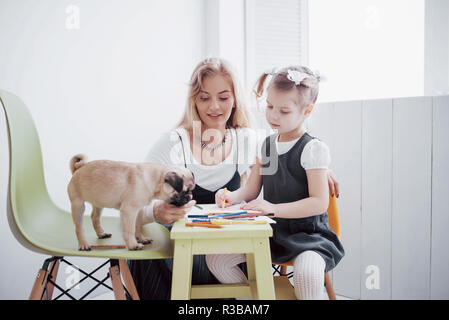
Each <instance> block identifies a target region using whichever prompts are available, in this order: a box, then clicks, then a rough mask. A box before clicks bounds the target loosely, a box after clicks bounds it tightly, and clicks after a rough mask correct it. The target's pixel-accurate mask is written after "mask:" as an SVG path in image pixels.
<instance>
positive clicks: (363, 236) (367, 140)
mask: <svg viewBox="0 0 449 320" xmlns="http://www.w3.org/2000/svg"><path fill="white" fill-rule="evenodd" d="M448 121H449V97H448V96H437V97H411V98H398V99H383V100H363V101H350V102H336V103H325V104H319V105H317V106H316V107H315V109H314V113H313V115H312V118H311V121H310V132H311V134H312V135H314V136H317V137H319V138H320V139H322V140H323V141H324V142H326V143H327V144H328V145H329V148H330V150H331V155H332V164H331V167H332V169H333V170H334V171H335V173H336V174H337V177H338V178H339V182H340V188H341V193H340V198H339V199H338V207H339V216H340V223H341V236H342V243H343V246H344V248H345V253H346V254H345V257H344V258H343V259H342V261H341V262H340V263H339V265H338V266H337V267H336V268H335V269H334V270H333V283H334V287H335V291H336V293H337V294H338V295H342V296H346V297H350V298H354V299H449V289H448V288H449V276H448V275H447V270H448V268H449V256H448V254H447V244H448V243H449V234H448V233H447V225H448V223H449V209H448V206H447V194H448V193H449V179H448V177H449V165H448V159H449V152H448V148H447V141H448V139H449V130H448V129H447V122H448Z"/></svg>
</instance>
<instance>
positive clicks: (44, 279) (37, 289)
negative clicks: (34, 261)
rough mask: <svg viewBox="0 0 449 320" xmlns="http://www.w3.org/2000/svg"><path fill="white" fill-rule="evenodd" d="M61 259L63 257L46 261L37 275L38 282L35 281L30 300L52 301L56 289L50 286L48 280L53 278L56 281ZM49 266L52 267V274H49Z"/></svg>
mask: <svg viewBox="0 0 449 320" xmlns="http://www.w3.org/2000/svg"><path fill="white" fill-rule="evenodd" d="M59 259H61V257H51V258H48V259H46V260H45V261H44V264H43V265H42V268H41V269H39V271H38V273H37V275H36V280H35V281H34V285H33V288H32V289H31V293H30V296H29V298H28V299H29V300H42V299H44V300H46V299H47V298H49V299H51V296H52V294H53V288H54V287H53V285H50V286H49V283H48V280H49V279H52V278H54V279H56V275H57V273H58V268H59ZM49 266H51V267H50V272H48V269H49ZM44 293H45V294H44Z"/></svg>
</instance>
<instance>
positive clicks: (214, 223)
mask: <svg viewBox="0 0 449 320" xmlns="http://www.w3.org/2000/svg"><path fill="white" fill-rule="evenodd" d="M266 223H267V222H266V221H265V220H253V221H243V220H237V221H235V220H221V219H217V220H212V221H211V224H212V225H229V224H266Z"/></svg>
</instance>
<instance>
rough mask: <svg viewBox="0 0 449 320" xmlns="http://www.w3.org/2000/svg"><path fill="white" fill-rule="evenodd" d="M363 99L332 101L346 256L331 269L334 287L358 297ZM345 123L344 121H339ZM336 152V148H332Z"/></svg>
mask: <svg viewBox="0 0 449 320" xmlns="http://www.w3.org/2000/svg"><path fill="white" fill-rule="evenodd" d="M361 106H362V103H361V102H360V101H352V102H346V103H335V115H334V122H335V124H336V126H335V144H334V146H333V148H332V150H338V151H337V152H338V154H336V155H343V154H344V155H346V156H344V157H342V156H334V157H333V160H332V164H333V165H332V168H333V169H334V170H335V172H336V174H337V177H338V178H339V179H340V181H341V183H340V186H341V192H340V197H339V199H338V207H339V216H340V220H341V221H345V223H342V224H341V242H342V244H343V247H344V249H345V257H344V258H343V259H342V261H341V262H340V263H339V264H338V265H337V267H336V268H335V270H334V287H335V290H337V291H338V292H339V294H341V295H343V296H348V297H353V298H355V299H360V259H361V256H360V254H361V251H360V248H361V238H360V236H361V233H360V232H361V228H360V225H361V210H360V209H361V189H362V188H361V187H362V186H361V170H362V168H361V161H360V159H361V156H362V154H361V146H362V143H361V132H362V126H361V120H362V108H361ZM343 123H346V125H339V124H343ZM334 152H335V151H334Z"/></svg>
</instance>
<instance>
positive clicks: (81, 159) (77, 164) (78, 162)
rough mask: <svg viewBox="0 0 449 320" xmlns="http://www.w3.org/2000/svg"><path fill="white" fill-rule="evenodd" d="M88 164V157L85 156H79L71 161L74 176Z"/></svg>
mask: <svg viewBox="0 0 449 320" xmlns="http://www.w3.org/2000/svg"><path fill="white" fill-rule="evenodd" d="M86 163H87V157H86V156H85V155H84V154H77V155H75V156H73V157H72V159H70V171H72V174H74V173H75V171H76V170H78V169H79V168H81V167H82V166H84V165H85V164H86Z"/></svg>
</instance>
